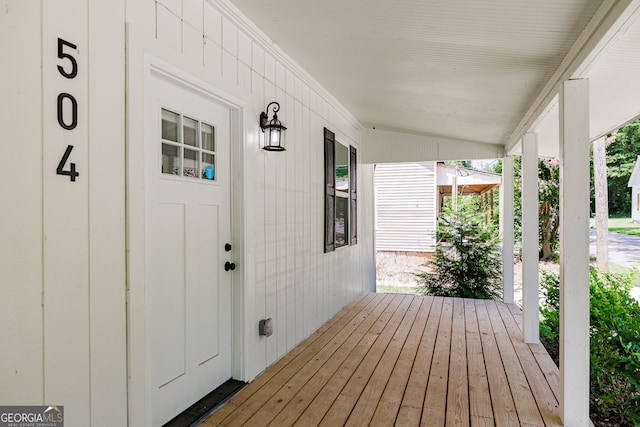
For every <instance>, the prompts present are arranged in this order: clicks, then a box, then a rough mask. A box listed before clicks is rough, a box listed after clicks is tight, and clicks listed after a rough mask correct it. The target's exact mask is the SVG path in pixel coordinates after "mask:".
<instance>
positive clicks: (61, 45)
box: [58, 37, 78, 79]
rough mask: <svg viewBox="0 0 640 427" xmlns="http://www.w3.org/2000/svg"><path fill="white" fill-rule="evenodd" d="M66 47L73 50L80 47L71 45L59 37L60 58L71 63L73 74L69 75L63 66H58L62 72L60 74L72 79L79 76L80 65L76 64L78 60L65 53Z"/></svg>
mask: <svg viewBox="0 0 640 427" xmlns="http://www.w3.org/2000/svg"><path fill="white" fill-rule="evenodd" d="M65 46H68V47H70V48H71V49H77V48H78V46H76V45H75V44H73V43H69V42H68V41H66V40H62V39H61V38H59V37H58V58H60V59H68V60H69V61H70V62H71V72H70V73H67V72H66V71H65V70H64V67H63V66H62V65H58V71H60V74H62V75H63V76H64V77H66V78H68V79H72V78H74V77H75V76H77V75H78V63H77V62H76V59H75V58H74V57H73V56H71V54H68V53H65V52H63V49H64V47H65Z"/></svg>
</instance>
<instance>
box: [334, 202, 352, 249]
mask: <svg viewBox="0 0 640 427" xmlns="http://www.w3.org/2000/svg"><path fill="white" fill-rule="evenodd" d="M348 228H349V199H346V198H344V197H336V247H340V246H344V245H346V244H348V243H349V241H348V240H347V236H348V235H349V234H348V233H349V230H348Z"/></svg>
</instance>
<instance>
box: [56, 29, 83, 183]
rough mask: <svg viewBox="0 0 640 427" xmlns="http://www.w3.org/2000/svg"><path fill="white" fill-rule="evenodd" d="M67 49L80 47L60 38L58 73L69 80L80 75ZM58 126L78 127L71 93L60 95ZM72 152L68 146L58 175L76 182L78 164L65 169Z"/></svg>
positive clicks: (76, 108)
mask: <svg viewBox="0 0 640 427" xmlns="http://www.w3.org/2000/svg"><path fill="white" fill-rule="evenodd" d="M65 48H69V49H73V50H75V49H77V48H78V47H77V46H76V45H75V44H73V43H70V42H68V41H66V40H63V39H61V38H58V58H60V60H61V62H62V64H60V65H58V72H59V73H60V74H61V75H62V77H64V78H67V79H75V78H76V76H77V75H78V62H77V61H76V58H74V57H73V55H71V53H69V52H67V51H66V50H65ZM68 108H70V109H71V119H70V120H69V117H68V114H67V115H66V116H67V119H66V120H65V114H64V113H65V111H67V109H68ZM57 111H58V124H59V125H60V126H61V127H62V128H63V129H65V130H73V129H75V128H76V126H77V125H78V101H76V98H75V97H74V96H73V95H71V94H70V93H66V92H62V93H60V94H59V95H58V104H57ZM71 150H73V145H68V146H67V149H66V150H65V152H64V154H63V155H62V159H60V163H58V168H57V169H56V174H58V175H65V176H68V177H69V178H70V179H71V181H72V182H73V181H75V180H76V177H77V176H78V175H80V174H79V173H78V172H76V164H75V163H69V169H65V165H66V164H67V160H69V155H70V154H71Z"/></svg>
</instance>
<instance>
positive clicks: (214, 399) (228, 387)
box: [164, 379, 247, 427]
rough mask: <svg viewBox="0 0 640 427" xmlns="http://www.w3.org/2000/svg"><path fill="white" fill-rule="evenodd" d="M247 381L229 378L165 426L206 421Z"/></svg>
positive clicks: (192, 424)
mask: <svg viewBox="0 0 640 427" xmlns="http://www.w3.org/2000/svg"><path fill="white" fill-rule="evenodd" d="M246 384H247V383H244V382H242V381H238V380H234V379H229V380H227V381H226V382H224V383H223V384H222V385H221V386H220V387H218V388H216V389H215V390H213V391H212V392H211V393H209V394H207V395H206V396H204V397H203V398H202V399H200V400H198V401H197V402H196V403H194V404H193V405H191V406H189V407H188V408H187V409H185V410H184V411H183V412H182V413H181V414H178V415H177V416H176V417H175V418H173V419H172V420H171V421H169V422H167V423H166V424H165V425H164V427H185V426H193V427H195V426H197V425H199V424H200V423H201V422H202V421H204V420H205V419H206V418H207V417H208V416H209V415H211V413H212V412H213V411H215V410H216V409H218V407H219V406H220V405H222V404H223V403H225V402H226V401H227V400H229V399H230V398H231V397H233V396H234V395H235V394H236V393H238V392H239V391H240V390H241V389H243V388H244V386H245V385H246Z"/></svg>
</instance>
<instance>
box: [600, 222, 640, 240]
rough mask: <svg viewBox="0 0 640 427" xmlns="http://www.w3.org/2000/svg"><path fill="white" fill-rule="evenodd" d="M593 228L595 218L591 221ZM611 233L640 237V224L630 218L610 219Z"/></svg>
mask: <svg viewBox="0 0 640 427" xmlns="http://www.w3.org/2000/svg"><path fill="white" fill-rule="evenodd" d="M591 227H595V224H594V220H593V218H592V219H591ZM609 231H612V232H614V233H620V234H628V235H629V236H640V224H634V223H633V222H632V221H631V218H629V217H626V218H609Z"/></svg>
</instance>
